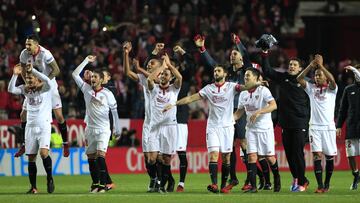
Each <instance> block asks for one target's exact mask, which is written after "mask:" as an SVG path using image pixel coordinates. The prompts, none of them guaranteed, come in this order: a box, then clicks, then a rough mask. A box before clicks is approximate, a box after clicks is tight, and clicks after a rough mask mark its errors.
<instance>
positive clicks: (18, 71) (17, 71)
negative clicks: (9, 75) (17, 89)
mask: <svg viewBox="0 0 360 203" xmlns="http://www.w3.org/2000/svg"><path fill="white" fill-rule="evenodd" d="M21 70H22V67H21V64H20V63H18V64H16V65H15V66H14V69H13V74H14V75H20V74H21Z"/></svg>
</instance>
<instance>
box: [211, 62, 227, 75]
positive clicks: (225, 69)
mask: <svg viewBox="0 0 360 203" xmlns="http://www.w3.org/2000/svg"><path fill="white" fill-rule="evenodd" d="M213 67H214V69H215V68H216V67H221V68H222V69H223V70H224V72H225V73H228V69H227V68H225V65H223V64H215V65H214V66H213Z"/></svg>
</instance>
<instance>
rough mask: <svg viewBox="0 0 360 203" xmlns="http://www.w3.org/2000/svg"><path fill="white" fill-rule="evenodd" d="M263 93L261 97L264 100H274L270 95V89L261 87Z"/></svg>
mask: <svg viewBox="0 0 360 203" xmlns="http://www.w3.org/2000/svg"><path fill="white" fill-rule="evenodd" d="M263 94H264V96H263V98H264V100H265V101H266V102H270V101H272V100H275V99H274V97H273V96H272V94H271V92H270V90H269V89H268V88H266V87H263Z"/></svg>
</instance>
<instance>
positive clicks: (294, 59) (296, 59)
mask: <svg viewBox="0 0 360 203" xmlns="http://www.w3.org/2000/svg"><path fill="white" fill-rule="evenodd" d="M290 61H297V62H298V63H299V66H300V67H303V62H302V60H301V59H299V58H296V57H293V58H290V59H289V62H290Z"/></svg>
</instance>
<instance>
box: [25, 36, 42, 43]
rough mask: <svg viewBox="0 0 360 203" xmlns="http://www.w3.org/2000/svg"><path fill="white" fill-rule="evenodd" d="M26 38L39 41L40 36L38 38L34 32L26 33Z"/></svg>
mask: <svg viewBox="0 0 360 203" xmlns="http://www.w3.org/2000/svg"><path fill="white" fill-rule="evenodd" d="M26 39H27V40H30V39H31V40H33V41H34V42H37V43H39V42H40V38H39V36H37V35H36V34H31V35H28V36H27V37H26Z"/></svg>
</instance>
